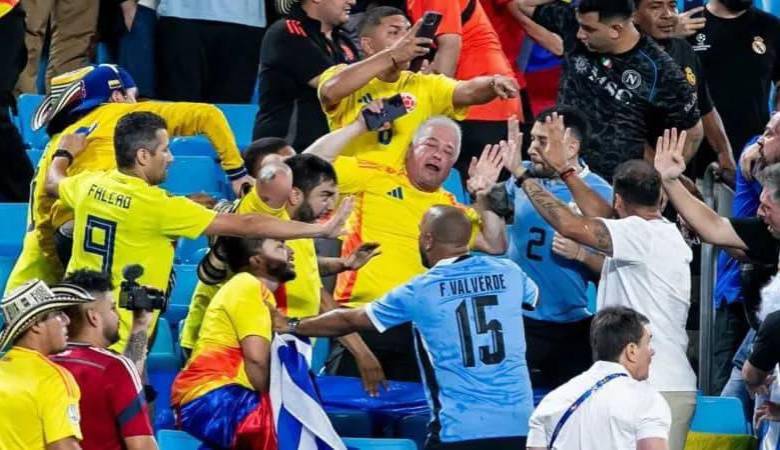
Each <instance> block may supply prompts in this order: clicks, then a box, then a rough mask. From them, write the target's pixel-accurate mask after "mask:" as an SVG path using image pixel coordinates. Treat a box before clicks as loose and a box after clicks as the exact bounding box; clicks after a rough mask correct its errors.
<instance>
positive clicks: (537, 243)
mask: <svg viewBox="0 0 780 450" xmlns="http://www.w3.org/2000/svg"><path fill="white" fill-rule="evenodd" d="M528 235H529V238H528V245H526V247H525V257H526V258H528V259H532V260H534V261H541V260H542V255H540V254H538V253H535V252H534V250H535V248H534V247H542V246H544V239H545V238H546V237H547V230H545V229H544V228H539V227H531V229H530V230H528ZM533 236H535V237H533Z"/></svg>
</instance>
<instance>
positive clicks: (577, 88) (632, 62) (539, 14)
mask: <svg viewBox="0 0 780 450" xmlns="http://www.w3.org/2000/svg"><path fill="white" fill-rule="evenodd" d="M534 21H536V22H537V23H539V24H540V25H542V26H544V27H545V28H547V29H548V30H550V31H552V32H555V33H557V34H559V35H560V36H561V38H562V39H563V45H564V59H563V73H562V75H561V83H560V88H559V90H558V104H563V105H568V106H571V107H574V108H576V109H578V110H580V111H582V112H583V113H585V114H587V115H588V119H589V123H590V126H591V140H590V142H589V143H588V145H587V147H586V149H585V150H583V152H582V156H583V158H584V159H585V161H586V162H587V163H588V165H589V166H590V168H591V170H593V171H594V172H596V173H597V174H599V175H601V176H602V177H604V178H607V179H609V180H611V179H612V175H613V173H614V171H615V167H617V166H618V165H619V164H620V163H622V162H625V161H627V160H629V159H641V158H643V157H644V149H645V143H646V142H651V143H652V144H653V145H655V138H656V137H657V136H658V135H657V134H654V133H657V131H656V130H659V129H660V130H663V129H664V128H670V127H677V128H679V129H683V130H685V129H688V128H691V127H692V126H694V125H696V122H698V120H699V110H698V108H697V105H696V93H695V90H694V89H693V88H692V87H691V85H690V84H689V83H688V82H687V81H686V80H685V76H684V75H683V71H682V70H681V69H680V67H679V66H678V65H677V64H676V63H675V62H674V61H672V58H671V56H669V55H668V54H667V53H666V52H665V51H663V50H662V49H661V47H659V46H658V44H656V43H655V41H653V40H652V39H650V38H648V37H646V36H642V37H641V38H640V40H639V42H638V43H637V45H636V46H635V47H634V48H633V49H631V50H629V51H627V52H625V53H622V54H619V55H608V54H600V53H595V52H592V51H590V50H588V49H587V47H585V45H584V44H583V43H582V42H580V40H579V39H577V36H576V35H577V30H578V28H579V23H578V22H577V18H576V16H575V11H574V7H573V6H571V5H570V4H567V3H562V2H555V3H550V4H547V5H543V6H538V7H536V11H535V13H534Z"/></svg>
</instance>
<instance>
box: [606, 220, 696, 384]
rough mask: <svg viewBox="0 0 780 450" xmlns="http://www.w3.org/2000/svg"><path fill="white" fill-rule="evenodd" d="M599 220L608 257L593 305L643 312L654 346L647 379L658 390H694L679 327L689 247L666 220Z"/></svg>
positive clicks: (687, 291)
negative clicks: (608, 247)
mask: <svg viewBox="0 0 780 450" xmlns="http://www.w3.org/2000/svg"><path fill="white" fill-rule="evenodd" d="M601 220H602V221H603V222H604V224H605V225H606V226H607V229H609V234H610V237H611V238H612V256H611V257H607V258H606V259H605V260H604V267H603V268H602V270H601V281H600V282H599V289H598V297H597V300H598V309H601V308H603V307H605V306H617V305H621V306H628V307H629V308H632V309H634V310H636V311H638V312H640V313H642V314H644V315H645V316H647V318H648V319H649V320H650V329H651V330H652V332H653V340H652V341H651V345H652V347H653V348H654V349H655V356H653V362H652V364H650V378H649V379H648V381H649V382H650V384H652V385H653V387H654V388H656V389H658V390H659V391H662V392H672V391H695V390H696V375H695V374H694V373H693V369H692V368H691V365H690V363H689V362H688V358H687V357H686V350H687V349H688V334H687V333H686V331H685V322H686V321H687V319H688V309H689V307H690V303H691V302H690V298H691V269H690V263H691V260H692V259H693V253H692V252H691V249H690V248H689V247H688V245H687V244H686V243H685V241H684V240H683V237H682V235H681V234H680V231H679V230H678V229H677V227H676V226H675V225H674V224H673V223H671V222H669V221H668V220H666V219H654V220H645V219H643V218H641V217H638V216H630V217H626V218H623V219H617V220H611V219H601Z"/></svg>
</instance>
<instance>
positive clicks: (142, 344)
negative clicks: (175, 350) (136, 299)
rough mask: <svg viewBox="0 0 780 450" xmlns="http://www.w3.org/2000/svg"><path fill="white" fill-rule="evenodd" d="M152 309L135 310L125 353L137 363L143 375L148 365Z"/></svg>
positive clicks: (139, 372)
mask: <svg viewBox="0 0 780 450" xmlns="http://www.w3.org/2000/svg"><path fill="white" fill-rule="evenodd" d="M151 319H152V313H151V311H145V310H140V311H133V325H132V326H131V328H130V338H129V339H128V340H127V346H126V347H125V351H124V352H123V354H124V355H125V356H126V357H127V359H129V360H130V361H132V362H133V364H135V367H136V369H138V374H139V375H142V376H143V373H144V366H145V365H146V350H147V346H148V343H149V332H148V330H149V322H150V321H151Z"/></svg>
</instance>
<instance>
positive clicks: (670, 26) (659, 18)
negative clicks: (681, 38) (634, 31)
mask: <svg viewBox="0 0 780 450" xmlns="http://www.w3.org/2000/svg"><path fill="white" fill-rule="evenodd" d="M634 22H635V23H636V24H637V25H638V26H639V29H640V30H642V32H644V33H646V34H649V35H650V36H651V37H652V38H653V39H656V40H666V39H671V38H672V37H673V34H674V26H675V24H676V23H677V2H675V1H674V0H642V1H641V2H640V3H639V6H638V7H637V11H636V14H635V15H634Z"/></svg>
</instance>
